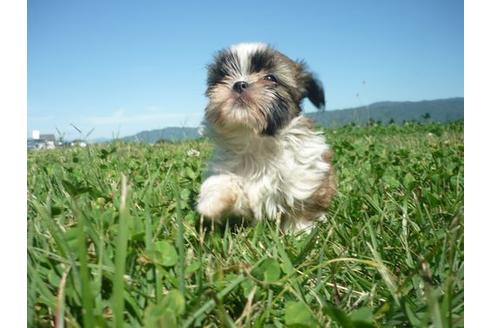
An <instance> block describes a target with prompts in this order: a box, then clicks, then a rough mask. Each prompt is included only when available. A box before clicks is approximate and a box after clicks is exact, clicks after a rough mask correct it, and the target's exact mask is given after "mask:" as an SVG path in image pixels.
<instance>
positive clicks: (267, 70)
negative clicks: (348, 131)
mask: <svg viewBox="0 0 492 328" xmlns="http://www.w3.org/2000/svg"><path fill="white" fill-rule="evenodd" d="M207 84H208V87H207V92H206V94H207V96H208V98H209V103H208V106H207V108H206V113H205V125H206V128H207V133H208V135H209V136H210V137H211V139H212V140H213V141H214V142H215V143H216V150H215V154H214V156H213V159H212V160H211V162H210V163H209V167H208V170H207V173H206V177H207V178H206V180H205V181H204V182H203V184H202V186H201V190H200V195H199V199H198V205H197V210H198V212H199V213H200V214H201V215H203V216H204V217H205V218H207V219H210V220H221V219H223V218H225V217H227V216H228V215H234V216H241V217H243V218H246V219H249V220H251V221H252V222H255V221H257V220H263V219H272V220H279V221H280V223H281V225H282V228H283V229H284V230H290V231H297V230H302V229H306V228H309V227H310V226H311V225H312V223H313V222H314V221H315V220H317V219H319V218H322V217H323V216H324V214H325V212H326V209H327V207H328V205H329V203H330V201H331V199H332V197H333V196H334V194H335V173H334V169H333V167H332V165H331V151H330V148H329V146H328V145H327V144H326V143H325V139H324V137H323V136H322V135H321V134H320V133H318V132H315V131H314V130H313V125H312V123H311V121H310V120H309V119H308V118H306V117H304V116H303V115H301V107H300V104H301V101H302V99H303V98H305V97H307V98H309V100H311V102H312V103H313V104H314V105H315V106H316V107H318V108H322V107H324V104H325V102H324V92H323V87H322V86H321V83H320V82H319V81H318V80H317V79H316V78H314V76H313V75H312V73H310V72H309V71H308V70H307V68H306V65H305V64H304V63H303V62H296V61H293V60H291V59H289V58H288V57H286V56H285V55H283V54H281V53H280V52H278V51H277V50H275V49H273V48H271V47H270V46H268V45H266V44H262V43H242V44H238V45H235V46H232V47H230V48H228V49H225V50H222V51H220V52H218V54H217V55H216V57H215V60H214V62H213V63H212V64H211V65H209V68H208V79H207Z"/></svg>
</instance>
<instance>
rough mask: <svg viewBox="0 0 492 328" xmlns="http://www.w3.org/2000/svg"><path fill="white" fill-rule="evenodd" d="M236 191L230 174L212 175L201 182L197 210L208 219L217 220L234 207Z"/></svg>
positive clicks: (236, 199) (236, 187) (236, 197)
mask: <svg viewBox="0 0 492 328" xmlns="http://www.w3.org/2000/svg"><path fill="white" fill-rule="evenodd" d="M238 191H239V190H238V186H237V185H236V182H235V181H234V180H233V179H232V178H231V177H230V176H227V175H213V176H211V177H209V178H208V179H207V180H205V182H204V183H203V184H202V187H201V189H200V196H199V198H198V204H197V211H198V212H199V213H200V214H201V215H203V216H204V217H205V218H207V219H209V220H214V221H216V220H219V219H220V218H222V217H224V216H225V215H227V214H228V213H231V212H233V210H234V209H235V207H236V203H237V201H238V197H239V194H238Z"/></svg>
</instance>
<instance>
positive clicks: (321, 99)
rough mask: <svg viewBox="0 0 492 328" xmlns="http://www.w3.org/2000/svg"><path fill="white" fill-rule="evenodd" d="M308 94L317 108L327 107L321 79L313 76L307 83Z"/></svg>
mask: <svg viewBox="0 0 492 328" xmlns="http://www.w3.org/2000/svg"><path fill="white" fill-rule="evenodd" d="M306 96H307V97H308V98H309V100H311V102H312V103H313V105H314V106H316V108H319V109H321V110H324V109H325V93H324V91H323V85H322V84H321V81H320V80H318V79H316V78H314V77H312V76H311V78H310V79H309V80H308V81H307V83H306Z"/></svg>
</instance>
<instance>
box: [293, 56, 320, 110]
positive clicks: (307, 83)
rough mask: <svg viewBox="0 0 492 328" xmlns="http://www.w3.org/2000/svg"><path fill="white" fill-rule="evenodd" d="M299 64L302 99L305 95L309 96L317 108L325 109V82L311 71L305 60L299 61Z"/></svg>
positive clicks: (298, 76)
mask: <svg viewBox="0 0 492 328" xmlns="http://www.w3.org/2000/svg"><path fill="white" fill-rule="evenodd" d="M297 65H298V75H297V80H298V83H299V85H300V87H301V92H302V95H301V100H302V99H303V98H304V97H308V99H309V100H310V101H311V102H312V103H313V105H314V106H316V108H318V109H321V110H324V109H325V92H324V90H323V84H322V83H321V81H320V80H318V79H317V78H316V77H315V76H314V74H313V73H312V72H310V71H309V69H308V68H307V65H306V63H305V62H304V61H298V62H297Z"/></svg>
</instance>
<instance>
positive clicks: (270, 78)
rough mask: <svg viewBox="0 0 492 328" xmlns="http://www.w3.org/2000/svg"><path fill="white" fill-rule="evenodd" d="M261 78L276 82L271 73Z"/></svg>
mask: <svg viewBox="0 0 492 328" xmlns="http://www.w3.org/2000/svg"><path fill="white" fill-rule="evenodd" d="M263 79H264V80H267V81H272V82H277V78H276V77H275V76H274V75H272V74H268V75H265V77H264V78H263Z"/></svg>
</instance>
